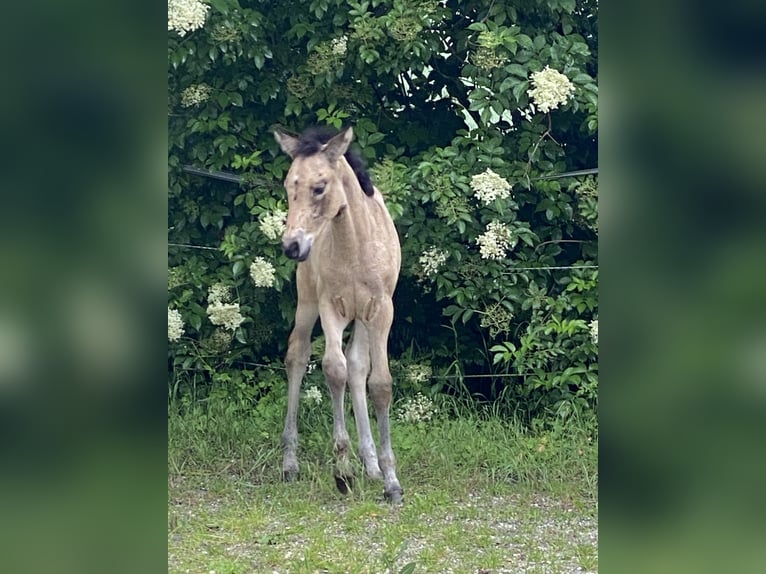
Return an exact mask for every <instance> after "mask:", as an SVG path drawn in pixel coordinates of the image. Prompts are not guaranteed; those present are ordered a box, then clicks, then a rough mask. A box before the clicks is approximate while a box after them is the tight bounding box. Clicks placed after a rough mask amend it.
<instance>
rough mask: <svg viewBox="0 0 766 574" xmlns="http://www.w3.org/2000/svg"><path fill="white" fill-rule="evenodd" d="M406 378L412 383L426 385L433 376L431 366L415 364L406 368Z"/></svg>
mask: <svg viewBox="0 0 766 574" xmlns="http://www.w3.org/2000/svg"><path fill="white" fill-rule="evenodd" d="M405 372H406V377H407V380H408V381H409V382H410V383H415V384H417V383H425V382H426V381H428V379H430V378H431V376H432V375H433V369H431V365H424V364H422V363H413V364H411V365H407V366H406V367H405Z"/></svg>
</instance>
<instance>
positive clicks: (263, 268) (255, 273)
mask: <svg viewBox="0 0 766 574" xmlns="http://www.w3.org/2000/svg"><path fill="white" fill-rule="evenodd" d="M274 273H275V270H274V266H273V265H272V264H271V263H269V262H268V261H266V260H265V259H264V258H263V257H256V258H255V259H254V260H253V262H252V263H251V264H250V277H251V278H252V280H253V283H255V286H256V287H273V286H274Z"/></svg>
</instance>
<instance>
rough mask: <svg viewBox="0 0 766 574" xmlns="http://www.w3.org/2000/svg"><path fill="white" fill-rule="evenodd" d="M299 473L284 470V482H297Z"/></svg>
mask: <svg viewBox="0 0 766 574" xmlns="http://www.w3.org/2000/svg"><path fill="white" fill-rule="evenodd" d="M298 476H299V473H298V471H297V470H283V471H282V480H284V481H285V482H295V481H296V480H298Z"/></svg>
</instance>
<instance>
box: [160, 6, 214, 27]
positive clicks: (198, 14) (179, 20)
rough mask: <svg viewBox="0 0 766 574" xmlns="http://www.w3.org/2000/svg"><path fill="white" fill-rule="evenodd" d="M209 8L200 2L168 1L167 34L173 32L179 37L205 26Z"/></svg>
mask: <svg viewBox="0 0 766 574" xmlns="http://www.w3.org/2000/svg"><path fill="white" fill-rule="evenodd" d="M208 10H210V6H208V5H207V4H203V3H202V2H200V0H168V32H170V31H171V30H174V31H176V32H177V33H178V35H179V36H185V35H186V33H187V32H193V31H194V30H197V29H199V28H202V26H203V25H204V24H205V18H206V17H207V13H208Z"/></svg>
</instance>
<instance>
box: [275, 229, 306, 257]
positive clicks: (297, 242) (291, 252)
mask: <svg viewBox="0 0 766 574" xmlns="http://www.w3.org/2000/svg"><path fill="white" fill-rule="evenodd" d="M312 240H313V237H312V236H311V235H307V234H306V233H305V232H304V231H303V230H302V229H299V230H298V231H296V232H295V233H292V234H290V235H289V236H288V235H285V236H284V237H282V249H283V250H284V252H285V255H287V256H288V257H289V258H290V259H295V260H296V261H305V260H306V259H307V258H308V256H309V253H311V243H312Z"/></svg>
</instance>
